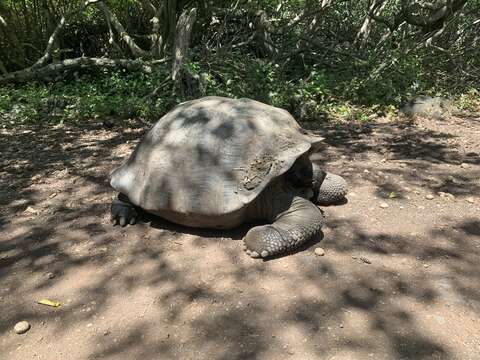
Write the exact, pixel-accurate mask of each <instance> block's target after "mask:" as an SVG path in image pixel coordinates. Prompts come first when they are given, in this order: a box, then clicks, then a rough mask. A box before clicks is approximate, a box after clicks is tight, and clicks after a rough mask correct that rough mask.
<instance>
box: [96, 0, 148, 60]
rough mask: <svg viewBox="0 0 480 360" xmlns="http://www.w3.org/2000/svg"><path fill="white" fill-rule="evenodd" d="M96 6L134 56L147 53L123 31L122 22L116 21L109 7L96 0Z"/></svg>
mask: <svg viewBox="0 0 480 360" xmlns="http://www.w3.org/2000/svg"><path fill="white" fill-rule="evenodd" d="M96 6H97V8H99V9H100V10H101V11H102V12H103V13H104V15H105V17H106V18H107V19H108V21H110V22H111V23H112V25H113V27H114V28H115V31H116V32H117V33H118V35H119V36H120V38H121V39H122V40H123V41H124V42H125V43H126V44H127V46H128V48H129V49H130V51H131V52H132V54H133V56H135V57H142V56H145V55H147V52H146V51H144V50H142V49H141V48H140V47H139V46H138V45H137V44H136V43H135V41H134V40H133V39H132V37H131V36H130V35H128V33H127V32H126V31H125V28H124V27H123V25H122V23H121V22H120V21H118V19H117V17H116V16H115V14H113V13H112V12H111V11H110V9H109V8H108V7H107V6H106V5H105V3H104V2H103V1H98V2H97V1H96Z"/></svg>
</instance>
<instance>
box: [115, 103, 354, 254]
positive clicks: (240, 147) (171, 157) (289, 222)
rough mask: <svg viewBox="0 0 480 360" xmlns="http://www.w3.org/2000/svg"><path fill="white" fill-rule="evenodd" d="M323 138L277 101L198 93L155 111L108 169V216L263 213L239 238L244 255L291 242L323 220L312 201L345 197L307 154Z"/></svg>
mask: <svg viewBox="0 0 480 360" xmlns="http://www.w3.org/2000/svg"><path fill="white" fill-rule="evenodd" d="M322 139H323V138H321V137H319V136H318V135H315V134H313V133H310V132H308V131H306V130H304V129H302V128H301V127H300V125H299V124H298V123H297V122H296V121H295V119H294V118H293V117H292V116H291V115H290V114H289V113H288V112H287V111H285V110H282V109H279V108H276V107H273V106H269V105H266V104H263V103H260V102H257V101H254V100H250V99H229V98H223V97H205V98H201V99H197V100H193V101H188V102H184V103H182V104H180V105H178V106H177V107H175V108H174V109H173V110H172V111H170V112H169V113H167V114H166V115H165V116H163V117H162V118H161V119H160V120H159V121H158V122H157V123H156V124H155V125H154V126H153V128H152V129H151V130H150V131H149V132H148V133H147V134H146V135H145V137H144V138H143V139H142V140H141V141H140V143H139V144H138V145H137V147H136V148H135V150H134V151H133V153H132V154H131V156H130V158H129V159H128V160H127V161H126V162H125V163H124V164H123V165H122V166H120V167H119V168H118V169H116V170H115V171H114V172H113V173H112V174H111V182H110V184H111V186H112V187H113V188H114V189H115V190H117V191H118V192H119V193H120V194H119V195H118V197H117V198H116V199H115V200H114V201H113V203H112V207H111V213H112V222H113V224H114V225H116V224H120V225H121V226H125V225H126V224H132V225H133V224H135V222H136V221H137V219H138V216H139V213H140V211H138V210H139V209H138V208H141V209H143V210H145V211H146V212H148V213H152V214H155V215H158V216H160V217H162V218H165V219H167V220H169V221H171V222H174V223H178V224H181V225H186V226H191V227H201V228H217V229H228V228H233V227H236V226H238V225H240V224H242V223H245V222H250V221H263V222H264V223H266V225H262V226H255V227H253V228H252V229H250V231H248V233H247V234H246V235H245V237H244V239H243V240H244V249H245V251H246V252H247V254H248V255H250V256H252V257H267V256H272V255H276V254H280V253H283V252H286V251H289V250H292V249H294V248H296V247H298V246H299V245H301V244H303V243H305V242H306V241H308V240H309V239H310V238H311V237H312V236H313V235H315V234H316V233H317V232H319V231H320V228H321V227H322V225H323V224H324V217H323V214H322V211H321V210H320V209H319V208H318V207H317V206H316V204H330V203H335V202H338V201H340V200H342V199H344V196H345V194H346V192H347V186H346V182H345V180H344V179H343V178H341V177H340V176H337V175H333V174H330V173H326V172H324V171H322V170H321V169H320V168H319V167H318V166H317V165H316V164H313V163H312V162H311V161H310V159H309V156H310V155H311V154H312V153H313V152H315V151H316V150H318V148H319V146H320V145H321V143H322Z"/></svg>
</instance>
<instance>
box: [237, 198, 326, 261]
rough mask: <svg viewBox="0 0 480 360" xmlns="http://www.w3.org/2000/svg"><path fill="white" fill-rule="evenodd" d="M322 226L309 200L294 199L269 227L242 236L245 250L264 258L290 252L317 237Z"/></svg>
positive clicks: (253, 230) (316, 209)
mask: <svg viewBox="0 0 480 360" xmlns="http://www.w3.org/2000/svg"><path fill="white" fill-rule="evenodd" d="M324 223H325V219H324V217H323V214H322V212H321V211H320V209H319V208H317V207H316V206H315V205H314V204H312V203H311V202H310V201H308V200H306V199H304V198H302V197H299V196H295V197H294V198H293V199H292V201H291V204H290V207H289V208H287V209H286V210H285V211H283V212H281V213H280V214H279V215H277V216H276V218H275V220H274V222H273V223H272V224H271V225H263V226H256V227H254V228H252V229H250V231H249V232H248V233H247V234H246V235H245V237H244V239H243V241H244V245H245V250H246V252H247V254H248V255H250V256H251V257H254V258H255V257H260V256H261V257H267V256H272V255H277V254H280V253H283V252H286V251H289V250H293V249H295V248H297V247H299V246H300V245H302V244H304V243H305V242H307V241H308V240H309V239H311V238H312V237H313V236H314V235H315V234H317V233H318V232H319V231H320V229H321V228H322V226H323V224H324Z"/></svg>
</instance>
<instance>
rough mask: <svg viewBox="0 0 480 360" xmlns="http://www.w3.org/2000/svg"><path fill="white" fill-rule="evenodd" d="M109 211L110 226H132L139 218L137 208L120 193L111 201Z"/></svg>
mask: <svg viewBox="0 0 480 360" xmlns="http://www.w3.org/2000/svg"><path fill="white" fill-rule="evenodd" d="M110 211H111V219H112V224H113V225H114V226H115V225H120V226H122V227H123V226H126V225H127V224H130V225H134V224H135V223H136V222H137V220H138V216H139V211H138V208H137V207H136V206H135V205H133V204H132V203H131V202H130V200H129V199H128V197H127V196H126V195H124V194H122V193H120V194H118V196H117V198H116V199H115V200H113V202H112V206H111V209H110Z"/></svg>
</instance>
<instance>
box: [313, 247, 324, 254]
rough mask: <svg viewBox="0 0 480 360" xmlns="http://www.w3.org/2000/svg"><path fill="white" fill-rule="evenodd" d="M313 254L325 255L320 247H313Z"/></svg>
mask: <svg viewBox="0 0 480 360" xmlns="http://www.w3.org/2000/svg"><path fill="white" fill-rule="evenodd" d="M315 255H317V256H324V255H325V250H323V249H322V248H321V247H317V248H316V249H315Z"/></svg>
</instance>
